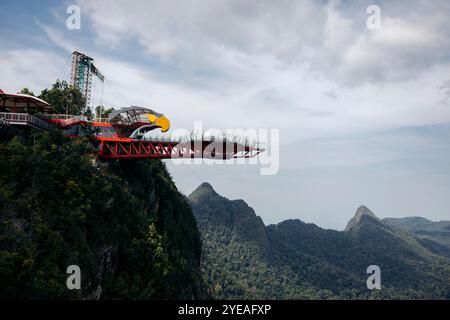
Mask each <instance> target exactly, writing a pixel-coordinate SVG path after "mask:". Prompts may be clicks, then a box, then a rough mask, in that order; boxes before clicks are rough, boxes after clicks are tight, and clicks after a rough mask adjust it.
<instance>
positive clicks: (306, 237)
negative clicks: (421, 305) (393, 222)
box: [189, 184, 450, 299]
mask: <svg viewBox="0 0 450 320" xmlns="http://www.w3.org/2000/svg"><path fill="white" fill-rule="evenodd" d="M189 199H190V202H191V207H192V209H193V211H194V214H195V216H196V218H197V221H198V225H199V229H200V232H201V234H202V242H203V256H202V271H203V276H204V279H205V282H206V283H207V285H208V288H210V294H211V295H212V296H213V297H215V298H225V299H234V298H238V299H239V298H244V299H337V298H340V299H422V298H430V299H442V298H444V299H448V298H450V260H449V259H448V258H447V257H445V256H443V255H439V254H436V252H432V251H430V250H428V248H426V247H424V246H423V245H422V244H421V242H420V241H418V239H417V238H416V237H415V236H414V235H412V234H410V233H408V232H405V231H401V230H398V229H395V228H392V227H391V226H389V225H387V224H385V223H383V222H382V221H380V220H379V219H378V218H377V217H376V216H375V215H374V214H373V213H372V212H370V210H369V209H367V208H365V207H361V208H359V209H358V211H357V213H356V215H355V217H354V218H353V219H352V220H351V221H350V222H349V225H348V228H347V230H346V231H341V232H339V231H334V230H324V229H322V228H319V227H317V226H315V225H313V224H306V223H303V222H301V221H300V220H288V221H284V222H282V223H280V224H278V225H271V226H268V227H265V226H264V224H263V222H262V221H261V219H260V218H259V217H257V216H256V215H255V213H254V211H253V210H252V209H251V208H250V207H248V206H247V205H246V204H245V203H244V202H243V201H242V200H234V201H230V200H228V199H226V198H224V197H221V196H220V195H218V194H217V193H215V191H214V190H213V189H212V187H211V186H210V185H208V184H203V185H201V186H200V187H199V188H198V189H197V190H196V191H194V192H193V193H192V194H191V195H190V196H189ZM373 264H375V265H379V266H380V268H381V270H382V282H381V284H382V290H380V291H378V290H375V291H370V290H368V289H367V287H366V280H367V278H368V276H369V275H368V274H366V269H367V267H368V266H370V265H373Z"/></svg>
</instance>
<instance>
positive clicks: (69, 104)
mask: <svg viewBox="0 0 450 320" xmlns="http://www.w3.org/2000/svg"><path fill="white" fill-rule="evenodd" d="M39 98H40V99H42V100H45V101H47V102H48V103H49V104H50V105H51V106H53V108H55V109H56V112H58V113H61V114H72V115H85V116H87V117H90V116H91V115H92V112H91V110H90V109H89V108H88V107H86V99H85V98H84V97H83V94H82V93H81V92H80V90H78V89H77V88H76V87H73V86H69V85H68V84H67V82H66V81H64V80H63V81H60V80H56V83H55V84H53V86H52V88H51V89H44V90H43V91H42V92H41V94H40V95H39Z"/></svg>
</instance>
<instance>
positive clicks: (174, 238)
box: [0, 132, 204, 299]
mask: <svg viewBox="0 0 450 320" xmlns="http://www.w3.org/2000/svg"><path fill="white" fill-rule="evenodd" d="M93 143H94V141H91V140H89V139H69V138H65V137H63V136H62V135H61V133H59V132H51V133H45V134H41V135H37V136H34V137H31V136H30V137H28V138H25V139H22V140H19V139H18V138H14V139H13V140H11V141H8V142H2V143H0V299H49V298H51V299H66V298H83V299H98V298H101V299H128V298H132V299H193V298H200V297H204V289H203V286H202V282H201V277H200V253H201V243H200V236H199V233H198V229H197V225H196V222H195V219H194V217H193V215H192V211H191V209H190V207H189V204H188V202H187V201H186V198H185V197H184V196H183V195H181V194H180V193H179V192H178V191H177V189H176V187H175V185H174V183H173V182H172V180H171V177H170V176H169V174H168V172H167V171H166V168H165V166H164V164H163V163H162V162H161V161H158V160H151V161H149V160H128V161H126V160H125V161H115V160H114V161H100V160H99V159H97V157H96V156H95V148H94V145H93ZM69 265H78V266H79V267H80V269H81V290H68V288H67V286H66V279H67V277H68V274H66V269H67V267H68V266H69Z"/></svg>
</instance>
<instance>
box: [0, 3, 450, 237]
mask: <svg viewBox="0 0 450 320" xmlns="http://www.w3.org/2000/svg"><path fill="white" fill-rule="evenodd" d="M73 4H75V5H78V6H79V7H80V10H81V28H80V29H79V30H70V29H68V28H67V26H66V20H67V18H68V14H67V13H66V9H67V7H68V6H69V5H73ZM370 5H376V6H378V7H379V8H380V13H381V25H380V28H376V29H373V28H368V27H367V19H368V18H370V16H371V13H369V14H368V13H367V8H368V7H369V6H370ZM449 16H450V2H449V1H447V0H443V1H438V0H436V1H425V0H424V1H375V0H371V1H344V0H342V1H324V0H323V1H312V0H304V1H302V0H297V1H294V0H292V1H288V0H280V1H258V0H254V1H246V0H215V1H211V0H196V1H195V0H192V1H178V0H174V1H156V0H152V1H148V0H127V1H111V0H108V1H100V0H80V1H76V0H73V1H31V0H30V1H17V0H14V1H12V0H2V5H1V6H0V43H1V46H0V55H1V59H0V88H2V89H3V90H5V91H11V92H17V91H19V90H20V89H21V88H23V87H28V88H30V89H31V90H32V91H34V92H35V93H39V92H40V90H42V89H43V88H46V87H49V86H50V85H51V84H52V83H53V82H54V81H55V79H57V78H59V79H69V75H70V55H71V52H72V51H73V50H74V49H78V50H79V51H82V52H85V53H87V54H88V55H90V56H92V57H94V58H95V63H96V65H97V67H98V68H99V69H100V70H101V71H102V72H103V73H104V74H105V76H106V79H107V81H106V82H105V84H104V85H103V89H102V86H101V84H100V83H97V82H96V83H94V87H93V98H92V103H93V105H96V104H100V103H104V104H106V105H110V106H114V107H122V106H126V105H142V106H149V107H152V108H154V109H155V110H157V111H159V112H162V113H164V114H165V115H166V116H167V117H168V118H169V119H171V122H172V128H192V127H193V124H194V121H196V120H201V121H203V126H204V127H205V129H206V128H219V129H221V130H225V129H228V128H230V129H234V128H241V129H249V128H256V129H279V130H280V131H279V132H280V156H279V157H280V168H279V171H278V173H277V174H276V175H271V176H264V175H261V174H260V168H259V167H258V166H257V165H246V166H243V165H235V166H231V165H219V164H217V165H205V164H203V165H200V164H197V165H174V164H172V163H170V162H168V163H167V165H168V167H169V170H170V172H171V174H172V175H173V177H174V180H175V182H176V183H177V186H178V188H179V189H180V190H181V191H182V192H184V193H190V192H191V191H192V190H193V189H195V187H196V186H197V185H198V184H200V183H201V182H203V181H208V182H210V183H211V184H212V185H213V186H214V187H215V189H216V190H217V191H218V192H219V193H221V194H222V195H224V196H226V197H228V198H231V199H236V198H242V199H244V200H246V201H247V202H248V203H249V205H250V206H252V207H253V208H254V209H255V211H256V213H257V214H258V215H260V216H261V217H262V218H263V220H264V221H265V222H266V223H267V224H269V223H276V222H279V221H282V220H284V219H288V218H299V219H302V220H304V221H306V222H313V223H316V224H318V225H320V226H323V227H327V228H334V229H342V228H343V227H344V226H345V224H346V222H347V221H348V220H349V219H350V218H351V216H352V215H353V214H354V211H355V210H356V208H357V207H358V206H359V205H361V204H364V205H366V206H368V207H369V208H371V209H372V210H373V211H374V212H375V213H376V214H377V215H378V216H380V217H387V216H392V217H401V216H411V215H421V216H424V217H427V218H430V219H432V220H442V219H450V144H449V141H450V22H449V21H448V17H449ZM102 92H103V94H102Z"/></svg>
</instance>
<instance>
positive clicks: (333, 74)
mask: <svg viewBox="0 0 450 320" xmlns="http://www.w3.org/2000/svg"><path fill="white" fill-rule="evenodd" d="M80 2H81V4H82V8H83V12H84V14H86V15H87V16H89V19H90V20H91V21H92V24H93V26H94V29H95V31H96V32H97V35H98V40H99V41H103V42H104V43H106V44H112V45H114V46H117V45H120V43H121V42H123V41H126V40H128V39H130V38H131V37H135V38H136V39H137V40H138V41H139V42H140V43H141V44H142V46H143V47H144V48H145V49H146V50H147V51H148V52H149V53H150V54H152V55H156V56H158V57H159V58H160V59H161V60H162V61H169V62H170V63H179V64H180V65H186V66H187V65H188V66H189V67H190V68H193V69H202V68H210V69H217V70H220V71H222V72H223V73H225V74H228V75H229V74H231V75H233V71H234V69H231V70H230V69H229V68H228V67H229V66H228V65H227V64H225V65H223V64H222V63H223V61H224V60H225V61H227V59H229V58H230V54H229V52H230V51H231V52H238V53H241V54H246V55H250V56H252V57H253V58H255V57H256V58H257V57H260V56H269V57H272V58H275V59H279V60H280V61H282V62H284V63H295V64H297V65H303V66H309V68H310V69H311V70H312V71H314V72H318V73H320V74H322V75H323V76H325V77H327V78H330V79H332V80H334V81H336V82H337V83H341V84H347V85H348V84H350V85H358V84H361V83H364V82H372V83H380V82H383V81H386V80H388V81H400V80H405V79H409V78H411V77H415V76H417V75H418V74H420V72H422V71H424V70H426V69H428V68H430V67H432V66H434V65H436V64H440V63H442V62H443V61H445V59H448V51H449V49H450V31H448V22H447V18H446V17H448V15H449V13H450V6H449V4H448V3H446V2H445V1H434V2H414V5H413V4H412V3H409V4H408V5H404V6H403V7H402V10H398V8H397V7H398V3H397V2H395V3H383V4H382V5H381V13H382V28H381V29H380V30H375V31H371V30H368V29H367V28H366V23H365V19H366V18H367V14H366V11H365V9H366V7H367V6H368V5H369V4H370V3H369V2H367V1H366V2H361V3H358V4H357V5H354V6H353V7H352V6H351V5H349V4H346V3H345V4H344V3H341V2H340V1H330V2H328V3H323V2H317V1H310V0H303V1H277V2H273V1H257V2H242V1H229V0H222V1H206V0H205V1H203V0H201V1H196V2H195V3H193V2H190V1H170V2H167V1H151V2H149V1H143V0H142V1H132V2H130V1H120V0H119V1H101V0H98V1H84V0H80ZM199 53H201V54H199ZM234 56H238V55H237V54H235V55H234ZM227 62H228V63H229V60H228V61H227ZM236 62H238V61H236ZM240 75H241V74H240V73H238V74H234V76H235V78H239V76H240Z"/></svg>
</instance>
